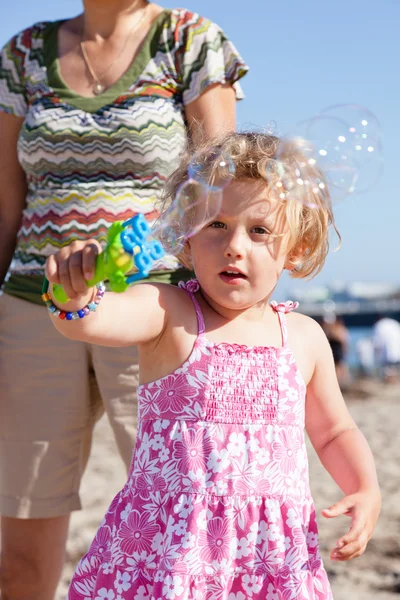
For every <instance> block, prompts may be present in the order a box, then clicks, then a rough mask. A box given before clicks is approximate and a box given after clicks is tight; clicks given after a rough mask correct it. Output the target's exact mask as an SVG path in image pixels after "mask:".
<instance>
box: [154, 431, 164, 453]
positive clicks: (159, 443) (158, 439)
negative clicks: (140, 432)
mask: <svg viewBox="0 0 400 600" xmlns="http://www.w3.org/2000/svg"><path fill="white" fill-rule="evenodd" d="M164 442H165V438H163V436H162V435H160V434H159V433H156V435H154V436H153V438H152V440H151V445H152V447H153V450H160V449H161V448H162V447H163V445H164Z"/></svg>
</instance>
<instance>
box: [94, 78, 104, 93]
mask: <svg viewBox="0 0 400 600" xmlns="http://www.w3.org/2000/svg"><path fill="white" fill-rule="evenodd" d="M92 89H93V93H94V94H95V95H96V96H98V95H99V94H102V93H103V92H104V90H105V89H106V88H105V86H104V85H102V84H101V83H100V81H96V83H95V84H94V85H93V88H92Z"/></svg>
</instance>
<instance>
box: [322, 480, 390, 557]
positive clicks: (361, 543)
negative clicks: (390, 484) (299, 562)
mask: <svg viewBox="0 0 400 600" xmlns="http://www.w3.org/2000/svg"><path fill="white" fill-rule="evenodd" d="M380 509H381V497H380V493H379V491H378V490H373V491H367V492H358V493H356V494H351V495H350V496H345V497H344V498H342V499H341V500H339V502H336V504H333V506H330V507H329V508H326V509H324V510H323V511H322V515H323V516H324V517H326V518H327V519H332V518H334V517H338V516H339V515H348V516H349V517H351V526H350V529H349V531H348V532H347V533H346V534H345V535H344V536H343V537H341V538H340V539H339V540H338V541H337V543H336V547H335V548H334V549H333V550H332V552H331V554H330V558H331V559H332V560H340V561H345V560H351V559H352V558H357V557H358V556H361V555H362V554H364V552H365V549H366V547H367V544H368V542H369V540H370V538H371V535H372V532H373V530H374V528H375V525H376V522H377V520H378V516H379V512H380Z"/></svg>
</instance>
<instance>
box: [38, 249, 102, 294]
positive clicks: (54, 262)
mask: <svg viewBox="0 0 400 600" xmlns="http://www.w3.org/2000/svg"><path fill="white" fill-rule="evenodd" d="M101 251H102V249H101V246H100V244H99V242H98V241H97V240H94V239H91V240H86V241H76V242H72V244H70V245H69V246H66V247H65V248H62V249H61V250H59V251H58V252H56V254H53V255H52V256H50V257H49V258H48V259H47V262H46V270H45V272H46V277H47V279H48V280H49V281H50V283H53V284H54V283H58V284H61V285H62V286H63V288H64V290H65V293H66V294H67V296H68V298H70V299H71V300H77V299H78V298H82V297H86V296H88V294H89V290H88V286H87V283H86V282H87V281H88V280H90V279H92V278H93V277H94V271H95V266H96V258H97V255H98V254H100V252H101Z"/></svg>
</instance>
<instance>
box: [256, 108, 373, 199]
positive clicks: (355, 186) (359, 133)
mask: <svg viewBox="0 0 400 600" xmlns="http://www.w3.org/2000/svg"><path fill="white" fill-rule="evenodd" d="M275 158H276V160H275V162H274V161H272V163H271V165H270V166H269V167H268V169H267V179H268V181H269V183H270V186H271V189H272V190H273V191H274V192H275V193H276V195H277V196H278V197H279V198H281V199H284V198H289V197H290V198H295V199H296V200H298V201H300V202H303V203H305V204H308V205H310V206H313V205H315V203H316V198H315V196H314V194H316V193H317V194H319V195H320V199H321V198H322V197H323V196H325V198H327V197H328V196H327V193H326V192H327V190H326V186H327V187H328V189H329V193H330V197H331V199H332V201H333V202H337V201H339V200H342V199H343V198H345V197H347V196H349V195H352V194H361V193H363V192H365V191H367V190H369V189H370V188H372V187H373V186H374V185H375V184H376V183H377V181H378V180H379V178H380V177H381V175H382V171H383V153H382V135H381V129H380V126H379V122H378V120H377V118H376V117H375V115H373V114H372V113H371V112H370V111H369V110H368V109H366V108H363V107H360V106H357V105H348V104H343V105H336V106H331V107H329V108H326V109H325V110H323V111H321V112H320V113H319V114H318V115H316V116H315V117H313V118H312V119H308V120H306V121H303V122H301V123H299V124H298V126H297V127H296V130H295V133H294V135H292V136H291V137H287V138H284V139H283V140H282V141H281V143H280V145H279V148H278V151H277V153H276V157H275ZM322 199H324V198H322Z"/></svg>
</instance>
